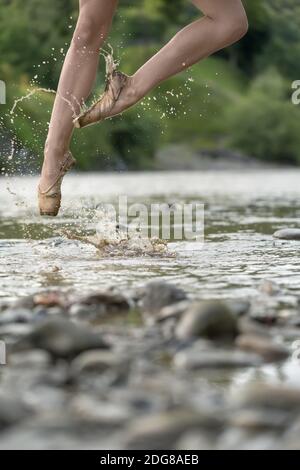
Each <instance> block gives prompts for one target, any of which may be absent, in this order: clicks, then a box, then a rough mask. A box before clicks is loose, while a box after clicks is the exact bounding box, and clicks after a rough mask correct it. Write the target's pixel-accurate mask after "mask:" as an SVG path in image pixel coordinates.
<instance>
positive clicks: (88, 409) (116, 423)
mask: <svg viewBox="0 0 300 470" xmlns="http://www.w3.org/2000/svg"><path fill="white" fill-rule="evenodd" d="M70 411H71V413H72V416H74V418H75V419H76V418H78V419H81V420H83V421H90V422H94V423H98V424H101V425H102V426H103V427H105V428H107V430H109V429H111V428H112V429H114V428H120V426H123V425H124V424H125V423H126V422H127V421H128V420H129V419H130V417H131V413H130V412H131V410H130V408H129V407H128V406H127V405H126V404H124V403H114V402H109V401H104V400H101V399H99V398H96V397H94V396H90V395H84V394H80V395H77V396H76V397H75V398H74V399H73V400H72V401H71V403H70Z"/></svg>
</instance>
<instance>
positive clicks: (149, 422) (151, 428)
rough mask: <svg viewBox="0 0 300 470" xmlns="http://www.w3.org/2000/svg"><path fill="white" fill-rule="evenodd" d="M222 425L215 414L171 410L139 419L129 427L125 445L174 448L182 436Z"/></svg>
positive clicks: (135, 448) (139, 447)
mask: <svg viewBox="0 0 300 470" xmlns="http://www.w3.org/2000/svg"><path fill="white" fill-rule="evenodd" d="M220 426H221V423H220V420H219V419H218V418H217V417H216V416H214V415H210V414H209V415H208V414H207V415H205V414H204V413H203V414H200V413H197V412H195V411H190V410H171V411H168V412H166V413H159V414H153V415H151V416H146V417H142V418H139V419H137V420H136V421H135V422H133V423H132V425H131V426H129V428H128V429H127V436H126V438H125V442H124V447H125V448H126V449H134V450H138V449H143V450H144V449H157V450H164V449H172V448H174V447H175V443H176V441H177V440H178V439H179V438H180V436H181V435H182V434H183V433H185V432H187V431H192V430H194V429H195V430H196V429H199V427H205V428H210V429H212V428H213V429H215V428H218V427H220Z"/></svg>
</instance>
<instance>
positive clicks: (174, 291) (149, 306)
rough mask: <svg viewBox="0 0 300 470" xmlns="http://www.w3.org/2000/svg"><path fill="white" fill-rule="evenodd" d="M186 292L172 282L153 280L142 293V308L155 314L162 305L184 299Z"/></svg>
mask: <svg viewBox="0 0 300 470" xmlns="http://www.w3.org/2000/svg"><path fill="white" fill-rule="evenodd" d="M186 298H187V296H186V293H185V292H184V291H183V290H181V289H179V288H177V287H176V286H174V285H172V284H168V283H166V282H162V281H153V282H151V283H150V284H148V285H147V286H146V287H145V289H144V290H143V293H142V309H143V310H144V311H145V312H146V313H150V314H157V313H159V312H160V310H161V309H162V308H163V307H166V306H167V305H172V304H175V303H177V302H180V301H182V300H186Z"/></svg>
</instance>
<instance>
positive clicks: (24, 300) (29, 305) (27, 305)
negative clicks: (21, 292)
mask: <svg viewBox="0 0 300 470" xmlns="http://www.w3.org/2000/svg"><path fill="white" fill-rule="evenodd" d="M33 307H34V300H33V295H28V296H26V297H21V298H20V299H18V300H16V301H15V302H14V303H13V304H12V308H15V309H26V310H27V309H28V310H32V309H33Z"/></svg>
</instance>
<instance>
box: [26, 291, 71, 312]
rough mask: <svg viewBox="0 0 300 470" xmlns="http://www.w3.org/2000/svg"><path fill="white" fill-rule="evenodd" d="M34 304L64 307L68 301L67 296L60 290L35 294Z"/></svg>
mask: <svg viewBox="0 0 300 470" xmlns="http://www.w3.org/2000/svg"><path fill="white" fill-rule="evenodd" d="M33 302H34V305H35V306H36V305H41V306H43V307H47V308H48V307H62V308H64V307H65V305H66V303H67V297H66V295H65V294H63V293H62V292H60V291H51V292H43V293H41V294H36V295H34V296H33Z"/></svg>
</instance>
